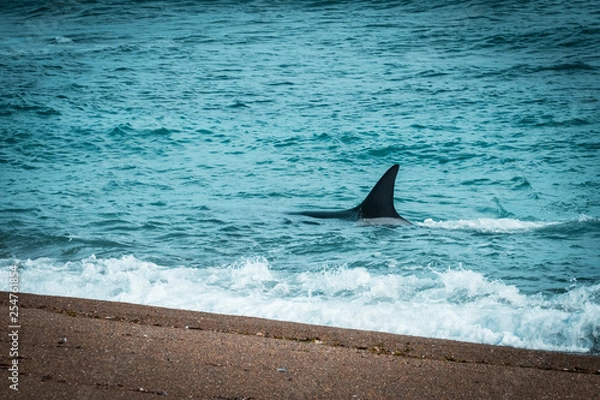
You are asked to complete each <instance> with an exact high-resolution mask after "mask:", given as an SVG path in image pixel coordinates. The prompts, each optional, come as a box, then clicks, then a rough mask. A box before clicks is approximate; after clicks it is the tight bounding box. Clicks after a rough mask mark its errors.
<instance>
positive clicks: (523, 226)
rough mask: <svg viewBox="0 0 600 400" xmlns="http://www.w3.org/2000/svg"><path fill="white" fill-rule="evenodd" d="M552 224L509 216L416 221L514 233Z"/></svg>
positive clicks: (490, 231)
mask: <svg viewBox="0 0 600 400" xmlns="http://www.w3.org/2000/svg"><path fill="white" fill-rule="evenodd" d="M554 224H556V223H553V222H532V221H520V220H518V219H511V218H499V219H493V218H478V219H473V220H463V219H461V220H457V221H434V220H433V219H431V218H429V219H426V220H425V221H423V222H421V223H417V225H419V226H423V227H427V228H437V229H449V230H466V231H474V232H479V233H516V232H523V231H531V230H535V229H540V228H545V227H548V226H551V225H554Z"/></svg>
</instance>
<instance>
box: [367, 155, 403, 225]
mask: <svg viewBox="0 0 600 400" xmlns="http://www.w3.org/2000/svg"><path fill="white" fill-rule="evenodd" d="M398 168H400V167H399V166H398V164H395V165H393V166H392V167H391V168H390V169H388V170H387V172H386V173H385V174H383V176H382V177H381V178H380V179H379V181H378V182H377V183H376V184H375V186H373V189H371V192H370V193H369V195H368V196H367V197H366V198H365V200H364V201H363V202H362V203H361V204H360V205H359V206H358V208H359V209H360V211H361V216H362V218H401V219H404V218H402V217H401V216H400V215H399V214H398V212H397V211H396V208H395V207H394V184H395V183H396V175H397V174H398Z"/></svg>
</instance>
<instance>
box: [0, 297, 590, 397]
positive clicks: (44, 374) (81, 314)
mask: <svg viewBox="0 0 600 400" xmlns="http://www.w3.org/2000/svg"><path fill="white" fill-rule="evenodd" d="M18 296H19V298H18V312H19V314H18V326H19V327H18V328H17V329H10V322H9V323H5V326H4V330H5V333H4V334H3V335H1V337H2V349H3V350H2V368H3V369H4V376H5V378H4V388H2V393H8V395H9V398H12V397H15V398H16V395H17V393H16V391H15V390H14V388H15V386H13V389H11V387H10V385H13V384H14V383H13V382H14V381H18V385H17V386H16V387H18V397H19V398H36V399H62V398H71V399H107V398H111V399H135V398H139V399H150V398H161V397H166V398H193V399H337V398H339V399H384V398H411V399H412V398H428V399H431V398H436V399H456V398H469V399H472V398H482V399H484V398H485V399H490V398H515V399H526V398H528V399H534V398H535V399H544V398H547V399H560V398H565V399H567V398H569V399H599V398H600V357H598V356H587V355H578V354H565V353H556V352H546V351H532V350H523V349H514V348H507V347H497V346H488V345H480V344H472V343H462V342H454V341H446V340H436V339H426V338H419V337H411V336H402V335H392V334H386V333H378V332H368V331H359V330H349V329H339V328H332V327H322V326H313V325H306V324H297V323H288V322H280V321H270V320H265V319H260V318H250V317H235V316H226V315H216V314H209V313H202V312H193V311H182V310H172V309H166V308H158V307H149V306H140V305H133V304H125V303H114V302H105V301H95V300H84V299H77V298H66V297H52V296H39V295H31V294H22V293H21V294H19V295H18ZM0 298H1V302H2V307H3V308H4V309H5V310H8V308H9V294H8V293H6V292H1V294H0ZM7 316H8V315H7ZM6 320H7V319H5V321H6ZM13 322H14V321H13ZM13 331H17V335H14V334H13V335H12V336H11V333H13ZM15 344H16V345H17V346H18V350H16V351H17V352H18V356H16V355H15V354H14V351H15V350H14V345H15ZM11 349H13V352H12V354H11V351H10V350H11ZM15 360H17V361H16V362H15ZM15 363H16V365H18V375H17V374H16V373H13V372H15V367H14V365H15ZM10 369H12V370H13V372H11V371H10ZM11 374H12V376H13V377H14V376H18V379H16V380H15V379H14V378H13V381H12V382H11ZM7 375H8V379H6V376H7ZM3 398H7V397H5V396H3Z"/></svg>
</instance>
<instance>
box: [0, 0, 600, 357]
mask: <svg viewBox="0 0 600 400" xmlns="http://www.w3.org/2000/svg"><path fill="white" fill-rule="evenodd" d="M488 3H489V2H484V1H481V2H478V1H468V2H461V1H455V2H442V1H432V0H430V1H403V2H392V1H379V2H364V1H355V2H335V1H327V2H325V1H312V2H311V1H303V2H285V1H284V2H277V3H275V2H269V1H248V2H219V1H217V2H192V1H188V2H186V1H173V2H167V1H164V2H160V1H135V2H130V3H126V4H125V5H123V4H116V3H113V2H111V1H65V2H61V4H60V6H58V5H56V4H54V3H53V2H43V1H25V2H21V3H19V5H11V6H8V5H5V4H3V5H1V6H0V189H1V192H2V196H0V265H1V266H2V267H3V268H6V269H7V270H8V268H9V267H11V266H14V265H17V266H18V267H19V268H20V272H21V275H20V277H21V287H20V289H21V290H22V291H26V292H34V293H43V294H56V295H63V296H79V297H90V298H98V299H108V300H116V301H128V302H133V303H140V304H154V305H163V306H168V307H176V308H185V309H194V310H204V311H212V312H221V313H230V314H239V315H255V316H262V317H268V318H274V319H283V320H291V321H302V322H309V323H316V324H327V325H334V326H343V327H354V328H360V329H372V330H382V331H388V332H393V333H407V334H415V335H422V336H429V337H442V338H451V339H459V340H467V341H475V342H483V343H492V344H500V345H510V346H518V347H527V348H539V349H554V350H561V351H578V352H599V351H600V195H599V193H600V8H599V7H598V6H597V5H596V3H595V2H593V1H575V2H570V4H568V5H566V4H563V3H564V2H559V1H550V0H544V1H532V2H525V4H522V3H523V2H520V1H503V2H496V3H497V4H496V3H494V4H488ZM395 163H398V164H400V166H401V169H400V172H399V174H398V178H397V184H396V196H395V202H396V208H397V209H398V211H399V213H400V214H402V215H403V216H404V217H405V218H407V219H408V220H410V221H412V222H413V225H411V226H408V227H400V226H390V225H387V224H377V223H375V224H372V223H368V222H358V223H349V222H345V221H333V220H312V219H310V218H307V217H303V216H298V215H290V214H289V212H291V211H298V210H309V209H313V208H315V209H345V208H351V207H354V206H355V205H357V204H358V203H360V202H361V201H362V199H363V198H364V197H365V196H366V194H367V193H368V192H369V190H370V188H371V187H372V185H373V184H374V183H375V182H376V181H377V179H378V178H379V177H380V175H381V174H383V172H385V170H387V168H388V167H389V166H391V165H392V164H395ZM1 287H3V288H4V289H5V290H6V289H7V288H8V282H5V283H2V286H1Z"/></svg>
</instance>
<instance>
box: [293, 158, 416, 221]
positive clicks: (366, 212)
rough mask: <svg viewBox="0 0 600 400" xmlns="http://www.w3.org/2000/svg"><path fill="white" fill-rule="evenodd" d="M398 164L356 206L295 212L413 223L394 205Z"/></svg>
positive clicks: (350, 218) (352, 218) (329, 216)
mask: <svg viewBox="0 0 600 400" xmlns="http://www.w3.org/2000/svg"><path fill="white" fill-rule="evenodd" d="M399 168H400V166H399V165H398V164H395V165H393V166H392V167H391V168H390V169H388V170H387V172H386V173H385V174H383V176H382V177H381V178H379V181H377V183H376V184H375V186H373V189H371V192H369V194H368V196H367V197H366V198H365V199H364V200H363V202H362V203H360V204H359V205H358V206H356V207H354V208H350V209H348V210H341V211H299V212H295V213H293V214H296V215H304V216H307V217H312V218H333V219H343V220H348V221H359V220H365V219H375V218H390V219H394V224H398V225H411V223H410V222H409V221H407V220H406V219H404V218H402V217H401V216H400V214H398V212H397V211H396V208H395V207H394V184H395V182H396V175H397V174H398V169H399Z"/></svg>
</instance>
